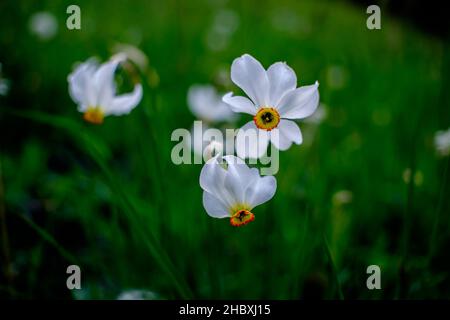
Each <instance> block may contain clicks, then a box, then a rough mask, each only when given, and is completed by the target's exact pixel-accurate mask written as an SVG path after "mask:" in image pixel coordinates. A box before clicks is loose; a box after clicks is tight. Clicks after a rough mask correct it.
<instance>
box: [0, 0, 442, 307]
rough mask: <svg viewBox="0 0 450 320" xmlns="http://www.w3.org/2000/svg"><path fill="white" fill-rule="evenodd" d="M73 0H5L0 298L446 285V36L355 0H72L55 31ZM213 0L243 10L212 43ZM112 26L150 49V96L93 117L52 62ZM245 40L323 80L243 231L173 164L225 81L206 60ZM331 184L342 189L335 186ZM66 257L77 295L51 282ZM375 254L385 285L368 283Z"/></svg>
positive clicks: (239, 294)
mask: <svg viewBox="0 0 450 320" xmlns="http://www.w3.org/2000/svg"><path fill="white" fill-rule="evenodd" d="M67 5H68V3H66V2H64V1H40V2H39V3H37V2H36V3H32V2H29V1H22V2H19V3H16V2H13V1H11V2H3V3H2V4H1V5H0V12H1V14H0V28H1V29H2V33H1V34H0V47H1V48H2V49H1V51H0V62H1V63H2V64H3V71H4V75H5V77H7V78H9V79H10V80H11V92H10V94H9V95H8V96H7V97H0V128H1V141H2V149H1V157H0V161H1V174H0V179H1V182H2V184H3V189H4V194H0V200H1V202H2V204H4V207H5V213H6V228H7V232H8V240H9V241H8V242H9V246H8V247H9V252H10V259H5V258H4V255H3V254H2V260H1V262H2V266H3V267H4V268H3V269H5V267H6V266H7V265H11V266H13V270H14V273H13V275H12V276H11V277H10V279H9V281H8V279H7V277H5V276H3V275H2V277H0V280H1V283H2V284H1V286H0V296H1V297H13V298H20V297H26V298H42V297H44V298H72V297H73V298H92V299H100V298H116V297H117V295H118V294H119V293H120V292H122V291H123V290H126V289H129V288H138V289H146V290H151V291H154V292H156V293H157V294H158V295H159V296H160V297H161V298H167V299H171V298H205V299H210V298H211V299H217V298H233V299H234V298H236V299H241V298H242V299H243V298H247V299H259V298H270V299H299V298H311V297H319V298H326V299H339V298H345V299H398V298H413V299H414V298H449V297H450V291H449V289H448V288H449V287H450V278H449V276H450V275H449V272H448V270H449V266H450V259H449V258H448V254H447V247H448V245H449V244H450V232H449V231H450V230H449V227H448V226H449V222H450V221H449V215H448V212H449V211H450V207H449V201H448V197H447V196H446V195H447V194H448V185H449V184H448V182H446V180H447V179H448V170H446V169H445V168H446V167H447V166H448V160H447V159H445V158H444V159H441V158H439V157H437V156H436V155H435V151H434V148H433V135H434V133H435V132H436V131H437V130H439V129H446V128H448V127H449V126H450V124H449V121H448V119H450V117H449V116H450V114H449V110H448V101H449V99H448V92H447V91H446V88H447V86H448V75H447V73H446V71H447V69H448V64H449V49H448V43H446V42H444V41H443V40H440V39H437V38H433V37H431V36H429V35H425V34H421V33H420V32H419V31H418V30H416V29H415V28H414V26H412V25H408V24H406V23H404V22H402V21H398V20H397V19H396V18H394V17H391V16H389V15H388V14H387V13H384V11H382V29H381V30H378V31H370V30H368V29H367V28H366V27H365V22H366V21H365V19H366V17H367V15H366V14H365V8H359V7H353V6H351V5H349V4H347V3H341V2H331V1H302V2H300V1H293V0H292V1H281V2H278V1H277V2H275V1H273V2H264V3H261V2H260V1H245V2H244V1H228V2H225V1H205V2H203V1H168V2H165V3H164V4H163V3H162V2H160V1H135V2H134V4H133V5H125V4H124V3H122V2H119V1H111V3H108V5H107V6H105V5H104V4H100V3H97V2H92V1H86V2H81V4H80V7H81V11H82V30H81V31H69V30H67V29H66V28H65V19H66V14H65V8H66V6H67ZM223 9H228V10H232V11H233V12H234V13H235V14H236V15H237V17H238V20H239V24H238V25H237V29H236V31H235V32H234V33H233V34H232V35H231V36H230V38H229V39H228V44H227V45H226V46H225V47H223V48H222V49H221V50H218V51H212V50H210V49H209V46H208V39H209V38H208V32H209V30H210V29H211V25H212V23H213V21H214V17H215V15H216V14H217V12H219V11H221V10H223ZM40 10H47V11H50V12H52V13H53V14H55V16H56V18H57V19H58V23H59V30H58V34H57V36H56V37H55V38H54V39H52V40H50V41H47V42H43V41H40V40H38V39H37V38H36V37H35V36H33V35H32V34H30V33H29V31H28V18H29V16H30V15H31V14H32V13H33V12H36V11H40ZM116 42H124V43H131V44H134V45H137V46H138V47H139V48H140V49H141V50H143V51H144V52H145V53H146V54H147V55H148V57H149V61H150V66H151V70H152V71H151V74H150V75H148V74H145V75H143V83H144V86H145V94H144V99H143V101H142V102H141V104H140V105H139V106H138V107H137V108H136V109H135V110H134V111H133V112H132V113H131V114H130V115H129V116H123V117H109V118H106V120H105V123H104V124H103V125H102V126H92V125H89V124H87V123H84V122H83V121H82V117H81V114H80V113H78V112H77V111H76V105H75V104H74V103H73V102H72V101H71V99H70V97H69V95H68V91H67V80H66V78H67V75H68V74H69V73H70V72H71V70H72V66H73V64H74V63H75V62H76V61H84V60H86V59H87V58H89V57H91V56H99V57H101V58H102V60H105V59H107V58H108V57H109V56H110V55H111V52H110V49H111V47H112V46H113V45H114V44H115V43H116ZM243 53H250V54H252V55H253V56H255V57H256V58H257V59H259V60H260V61H261V62H262V63H263V64H264V66H265V67H268V66H269V65H270V64H271V63H273V62H275V61H286V62H287V63H288V64H289V65H290V66H291V67H292V68H293V69H294V70H295V71H296V73H297V76H298V79H299V85H305V84H311V83H313V82H314V81H315V80H318V81H319V82H320V88H319V90H320V95H321V103H323V104H325V105H326V106H325V108H326V111H327V117H326V119H325V120H324V121H323V122H322V123H321V124H320V125H314V124H307V123H304V122H302V121H300V122H299V124H300V128H301V129H302V132H303V135H304V143H303V145H301V146H293V147H291V149H289V150H288V151H286V152H282V153H281V155H280V170H279V172H278V174H277V176H276V177H277V182H278V189H277V193H276V195H275V197H274V198H273V199H272V200H271V201H270V202H268V203H266V204H264V205H261V206H259V207H257V208H256V209H255V210H254V213H255V215H256V219H255V222H253V223H251V224H249V225H248V226H245V227H243V228H239V229H237V228H232V227H231V226H230V225H229V223H228V221H226V220H217V219H213V218H210V217H209V216H208V215H207V214H206V212H205V210H204V209H203V207H202V203H201V199H202V190H201V189H200V186H199V183H198V178H199V173H200V170H201V166H200V165H180V166H176V165H174V164H173V163H172V162H171V160H170V152H171V149H172V147H173V146H174V145H175V143H173V142H171V141H170V134H171V132H172V131H173V130H174V129H176V128H188V129H189V128H190V127H191V125H192V123H193V121H194V120H195V118H194V117H193V115H192V114H191V113H190V112H189V110H188V108H187V105H186V94H187V89H188V88H189V86H190V85H192V84H195V83H213V84H215V85H216V86H217V87H218V88H219V89H220V90H222V91H224V92H225V91H228V90H233V91H235V92H236V91H237V88H236V87H234V86H233V85H232V84H230V83H229V81H225V82H224V81H219V80H220V73H221V72H223V70H225V71H226V72H227V74H228V73H229V68H230V64H231V62H232V60H233V59H234V58H236V57H238V56H239V55H241V54H243ZM156 75H157V77H156ZM156 78H159V81H158V82H155V79H156ZM148 79H151V81H150V83H149V81H148ZM248 120H249V117H248V116H247V115H242V116H241V118H240V121H239V124H243V123H245V122H247V121H248ZM408 168H409V169H410V177H411V178H410V179H409V181H410V182H408V181H407V180H406V182H405V179H404V176H405V171H406V170H407V169H408ZM0 190H1V189H0ZM341 190H348V191H350V192H351V194H352V197H351V201H349V202H347V203H342V202H339V201H336V200H333V199H336V196H335V194H336V193H337V192H338V191H341ZM73 260H76V261H77V263H78V264H79V265H80V267H81V270H82V287H83V290H82V292H77V293H73V292H70V291H68V290H67V289H66V288H65V283H66V276H67V275H66V274H65V271H66V268H67V266H68V265H69V264H72V263H73ZM372 264H376V265H379V266H380V267H381V270H382V288H383V289H382V290H374V291H369V290H367V288H366V279H367V275H366V268H367V266H369V265H372ZM72 294H73V295H72Z"/></svg>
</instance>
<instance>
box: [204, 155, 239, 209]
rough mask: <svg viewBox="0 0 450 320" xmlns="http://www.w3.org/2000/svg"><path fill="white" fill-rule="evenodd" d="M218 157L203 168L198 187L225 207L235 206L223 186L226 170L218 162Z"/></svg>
mask: <svg viewBox="0 0 450 320" xmlns="http://www.w3.org/2000/svg"><path fill="white" fill-rule="evenodd" d="M218 158H219V155H217V156H215V157H213V158H211V159H210V160H208V162H206V164H205V165H204V166H203V168H202V171H201V172H200V187H201V188H202V189H203V190H204V191H207V192H208V193H211V194H212V195H213V196H215V197H216V198H218V199H220V200H221V201H222V202H223V203H224V204H225V205H226V206H227V207H232V206H233V205H234V204H235V201H234V199H233V198H232V197H231V196H230V194H229V192H228V190H226V188H225V186H224V181H225V176H226V170H225V169H224V168H222V167H221V166H220V164H219V162H218Z"/></svg>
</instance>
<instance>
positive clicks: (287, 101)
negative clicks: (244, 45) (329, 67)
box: [222, 54, 319, 159]
mask: <svg viewBox="0 0 450 320" xmlns="http://www.w3.org/2000/svg"><path fill="white" fill-rule="evenodd" d="M231 80H232V81H233V82H234V83H235V84H236V85H237V86H239V87H240V88H241V89H242V90H243V91H244V92H245V93H246V94H247V96H248V97H249V98H247V97H242V96H233V93H231V92H230V93H227V94H226V95H225V96H224V97H223V98H222V100H223V101H224V102H225V103H227V104H228V105H229V106H230V108H231V110H233V111H234V112H242V113H248V114H251V115H252V116H253V121H250V122H248V123H247V124H245V125H244V126H243V127H242V128H241V129H240V130H239V132H238V134H237V138H236V152H237V155H238V156H239V157H241V158H243V159H245V158H260V157H262V156H263V155H264V154H265V152H266V150H267V147H268V145H269V142H271V143H272V144H273V145H275V147H276V148H278V149H279V150H287V149H289V148H290V146H291V145H292V143H295V144H301V143H302V140H303V138H302V134H301V132H300V129H299V127H298V125H297V124H296V123H295V122H294V121H291V120H295V119H303V118H306V117H309V116H311V115H312V114H313V113H314V111H315V110H316V108H317V105H318V104H319V91H318V87H319V83H318V82H317V81H316V83H315V84H313V85H309V86H304V87H299V88H297V76H296V75H295V72H294V71H293V70H292V69H291V68H290V67H289V66H288V65H287V64H286V63H284V62H276V63H274V64H272V65H271V66H270V67H269V68H268V69H267V70H265V69H264V67H263V66H262V65H261V63H260V62H259V61H258V60H256V59H255V58H253V57H252V56H250V55H248V54H244V55H243V56H241V57H239V58H237V59H235V60H234V61H233V64H232V65H231ZM250 130H253V131H254V132H255V133H256V134H255V135H253V137H254V138H253V139H257V141H251V143H250V146H247V143H246V139H244V138H243V137H245V136H246V135H248V131H250Z"/></svg>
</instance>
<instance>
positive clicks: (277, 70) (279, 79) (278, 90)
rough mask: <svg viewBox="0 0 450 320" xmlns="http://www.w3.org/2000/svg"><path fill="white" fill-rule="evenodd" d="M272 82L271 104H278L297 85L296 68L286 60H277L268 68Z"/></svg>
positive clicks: (268, 74) (270, 81)
mask: <svg viewBox="0 0 450 320" xmlns="http://www.w3.org/2000/svg"><path fill="white" fill-rule="evenodd" d="M267 76H268V78H269V83H270V105H271V106H277V105H278V103H279V102H280V100H281V98H283V96H284V95H285V94H286V93H287V92H289V91H291V90H294V89H295V88H296V87H297V76H296V75H295V72H294V70H292V68H291V67H289V66H288V65H287V64H286V63H284V62H276V63H274V64H272V65H271V66H270V67H269V69H267Z"/></svg>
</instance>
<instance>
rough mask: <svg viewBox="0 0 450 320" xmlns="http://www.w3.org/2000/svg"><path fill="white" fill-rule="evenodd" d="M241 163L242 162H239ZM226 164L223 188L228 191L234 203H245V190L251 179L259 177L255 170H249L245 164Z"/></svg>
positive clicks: (233, 162)
mask: <svg viewBox="0 0 450 320" xmlns="http://www.w3.org/2000/svg"><path fill="white" fill-rule="evenodd" d="M241 161H242V160H241ZM227 162H228V168H227V173H226V177H225V181H224V186H225V188H227V189H228V191H229V193H230V195H231V196H232V198H233V199H234V200H235V201H236V203H244V202H245V190H246V188H247V187H248V185H249V184H250V183H251V182H252V181H253V179H254V178H255V176H256V177H258V176H259V174H258V170H257V169H256V168H253V169H250V168H249V167H248V166H247V164H245V162H243V161H242V162H236V161H232V162H229V161H227Z"/></svg>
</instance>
